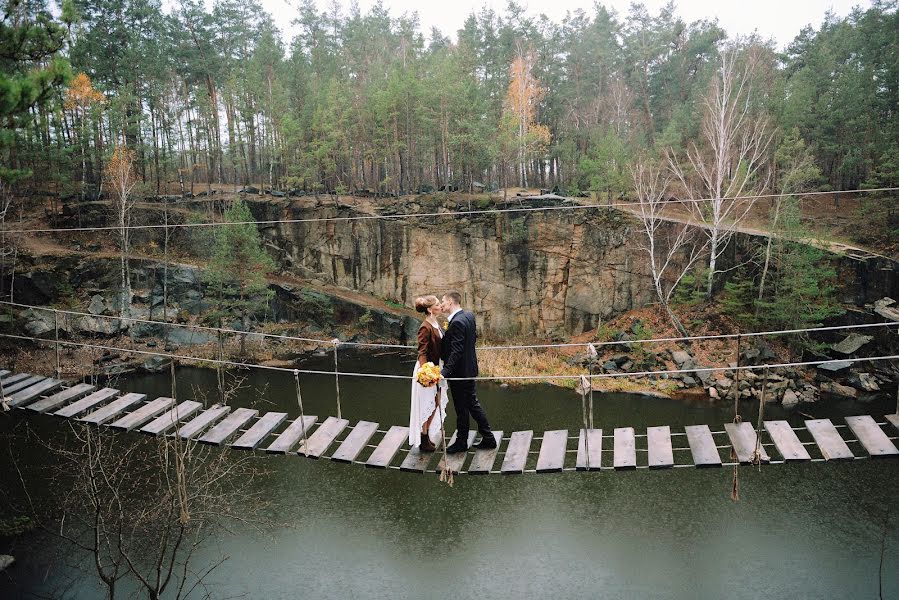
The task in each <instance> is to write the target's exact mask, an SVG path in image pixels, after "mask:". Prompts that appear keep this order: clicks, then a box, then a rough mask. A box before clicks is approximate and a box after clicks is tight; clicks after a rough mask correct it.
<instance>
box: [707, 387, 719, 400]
mask: <svg viewBox="0 0 899 600" xmlns="http://www.w3.org/2000/svg"><path fill="white" fill-rule="evenodd" d="M720 397H721V396H719V395H718V390H716V389H715V388H714V387H710V388H709V398H711V399H712V400H717V399H718V398H720Z"/></svg>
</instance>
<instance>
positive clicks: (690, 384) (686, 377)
mask: <svg viewBox="0 0 899 600" xmlns="http://www.w3.org/2000/svg"><path fill="white" fill-rule="evenodd" d="M681 381H683V382H684V385H685V386H687V387H694V386H695V385H696V380H695V379H693V378H692V377H690V376H689V375H684V378H683V379H682V380H681Z"/></svg>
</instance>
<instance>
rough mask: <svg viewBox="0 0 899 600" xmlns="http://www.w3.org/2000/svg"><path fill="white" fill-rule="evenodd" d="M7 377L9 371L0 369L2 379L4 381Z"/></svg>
mask: <svg viewBox="0 0 899 600" xmlns="http://www.w3.org/2000/svg"><path fill="white" fill-rule="evenodd" d="M7 375H9V371H7V370H6V369H0V379H3V378H4V377H6V376H7Z"/></svg>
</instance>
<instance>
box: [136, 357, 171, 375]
mask: <svg viewBox="0 0 899 600" xmlns="http://www.w3.org/2000/svg"><path fill="white" fill-rule="evenodd" d="M168 365H169V359H168V358H165V357H164V356H148V357H147V358H145V359H144V362H143V364H142V365H141V366H143V368H144V370H145V371H149V372H150V373H161V372H162V371H164V370H165V368H166V367H167V366H168Z"/></svg>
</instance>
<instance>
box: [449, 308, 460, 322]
mask: <svg viewBox="0 0 899 600" xmlns="http://www.w3.org/2000/svg"><path fill="white" fill-rule="evenodd" d="M460 312H462V309H461V308H457V309H456V310H454V311H453V312H451V313H450V316H449V318H448V319H447V323H449V322H450V321H452V320H453V317H455V316H456V315H457V314H459V313H460Z"/></svg>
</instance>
